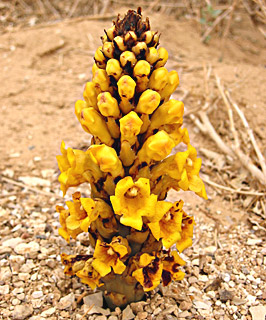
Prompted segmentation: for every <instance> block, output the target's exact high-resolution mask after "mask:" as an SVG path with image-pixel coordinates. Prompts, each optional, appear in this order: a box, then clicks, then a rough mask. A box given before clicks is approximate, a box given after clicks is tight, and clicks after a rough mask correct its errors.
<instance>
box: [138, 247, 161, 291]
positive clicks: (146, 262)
mask: <svg viewBox="0 0 266 320" xmlns="http://www.w3.org/2000/svg"><path fill="white" fill-rule="evenodd" d="M162 272H163V264H162V263H161V261H160V259H159V258H157V257H154V256H151V255H149V254H147V253H143V254H142V255H141V256H140V257H139V263H138V268H137V270H135V271H134V272H133V273H132V276H133V277H134V278H135V279H136V280H137V281H138V282H139V283H140V284H141V285H142V286H143V290H144V291H151V290H153V289H154V288H156V287H157V286H158V285H159V284H160V281H161V277H162Z"/></svg>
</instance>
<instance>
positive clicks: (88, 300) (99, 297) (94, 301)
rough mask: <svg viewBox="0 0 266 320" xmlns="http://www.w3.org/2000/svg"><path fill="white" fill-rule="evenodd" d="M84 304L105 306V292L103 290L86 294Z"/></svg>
mask: <svg viewBox="0 0 266 320" xmlns="http://www.w3.org/2000/svg"><path fill="white" fill-rule="evenodd" d="M83 301H84V304H85V305H87V306H92V305H94V306H96V307H102V306H103V294H102V292H96V293H93V294H90V295H88V296H85V297H84V298H83Z"/></svg>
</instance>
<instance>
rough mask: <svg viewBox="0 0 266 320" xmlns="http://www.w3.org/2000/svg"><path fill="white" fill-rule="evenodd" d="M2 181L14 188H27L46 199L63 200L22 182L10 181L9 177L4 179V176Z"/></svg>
mask: <svg viewBox="0 0 266 320" xmlns="http://www.w3.org/2000/svg"><path fill="white" fill-rule="evenodd" d="M1 179H2V180H3V181H5V182H7V183H10V184H13V185H14V186H18V187H20V188H25V189H27V190H29V191H33V192H36V193H39V194H42V195H44V196H46V197H54V198H56V199H60V200H63V198H62V197H60V196H58V195H56V194H54V193H52V192H46V191H43V190H40V189H37V188H34V187H31V186H27V185H26V184H24V183H21V182H18V181H15V180H13V179H10V178H7V177H4V176H2V177H1Z"/></svg>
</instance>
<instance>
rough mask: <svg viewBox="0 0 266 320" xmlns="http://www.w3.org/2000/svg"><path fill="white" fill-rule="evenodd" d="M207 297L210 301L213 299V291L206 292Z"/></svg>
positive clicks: (214, 295)
mask: <svg viewBox="0 0 266 320" xmlns="http://www.w3.org/2000/svg"><path fill="white" fill-rule="evenodd" d="M207 296H208V297H210V298H212V299H215V297H216V293H215V292H214V291H208V293H207Z"/></svg>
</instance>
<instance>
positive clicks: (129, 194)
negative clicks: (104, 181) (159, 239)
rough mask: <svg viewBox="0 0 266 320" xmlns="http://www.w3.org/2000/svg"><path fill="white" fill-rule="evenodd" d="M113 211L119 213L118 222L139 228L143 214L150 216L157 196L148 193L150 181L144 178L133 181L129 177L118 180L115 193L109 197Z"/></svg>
mask: <svg viewBox="0 0 266 320" xmlns="http://www.w3.org/2000/svg"><path fill="white" fill-rule="evenodd" d="M110 200H111V203H112V206H113V209H114V212H115V213H116V214H118V215H121V216H122V217H121V219H120V222H121V223H122V224H124V225H126V226H130V227H132V228H134V229H137V230H141V229H142V225H143V221H142V217H143V216H147V217H148V216H152V215H153V214H154V211H155V206H156V202H157V196H156V195H154V194H150V183H149V180H148V179H146V178H139V179H138V181H136V182H133V179H132V178H131V177H129V176H128V177H126V178H124V179H122V180H120V181H119V182H118V183H117V185H116V189H115V195H114V196H111V197H110Z"/></svg>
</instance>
